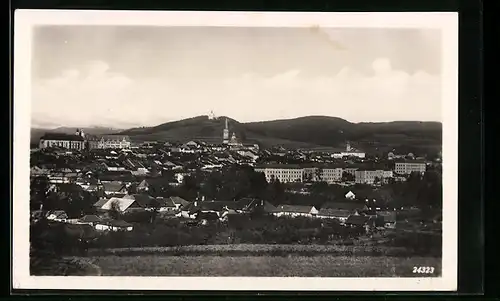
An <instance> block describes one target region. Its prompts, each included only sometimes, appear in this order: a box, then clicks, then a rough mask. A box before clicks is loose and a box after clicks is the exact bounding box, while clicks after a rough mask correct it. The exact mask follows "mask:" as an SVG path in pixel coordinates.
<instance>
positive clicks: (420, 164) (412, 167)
mask: <svg viewBox="0 0 500 301" xmlns="http://www.w3.org/2000/svg"><path fill="white" fill-rule="evenodd" d="M426 169H427V164H426V163H425V162H424V161H416V160H413V161H404V162H396V164H395V166H394V172H395V173H396V174H399V175H409V174H411V173H413V172H418V173H425V171H426Z"/></svg>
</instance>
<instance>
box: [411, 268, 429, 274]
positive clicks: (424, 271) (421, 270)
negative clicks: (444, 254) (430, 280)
mask: <svg viewBox="0 0 500 301" xmlns="http://www.w3.org/2000/svg"><path fill="white" fill-rule="evenodd" d="M413 273H414V274H432V273H434V267H413Z"/></svg>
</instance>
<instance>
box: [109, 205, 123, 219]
mask: <svg viewBox="0 0 500 301" xmlns="http://www.w3.org/2000/svg"><path fill="white" fill-rule="evenodd" d="M121 215H122V211H121V209H120V204H119V203H118V201H113V202H111V208H110V209H109V216H110V217H111V218H112V219H120V217H121Z"/></svg>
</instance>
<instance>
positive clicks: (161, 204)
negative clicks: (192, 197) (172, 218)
mask: <svg viewBox="0 0 500 301" xmlns="http://www.w3.org/2000/svg"><path fill="white" fill-rule="evenodd" d="M156 202H157V204H158V212H165V211H175V210H177V209H179V208H178V207H177V206H176V204H175V203H174V202H173V201H172V199H171V198H162V197H159V198H156Z"/></svg>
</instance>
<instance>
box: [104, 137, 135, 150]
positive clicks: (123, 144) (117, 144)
mask: <svg viewBox="0 0 500 301" xmlns="http://www.w3.org/2000/svg"><path fill="white" fill-rule="evenodd" d="M97 148H101V149H103V148H116V149H127V148H130V137H129V136H123V135H103V136H100V137H99V139H98V141H97Z"/></svg>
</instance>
